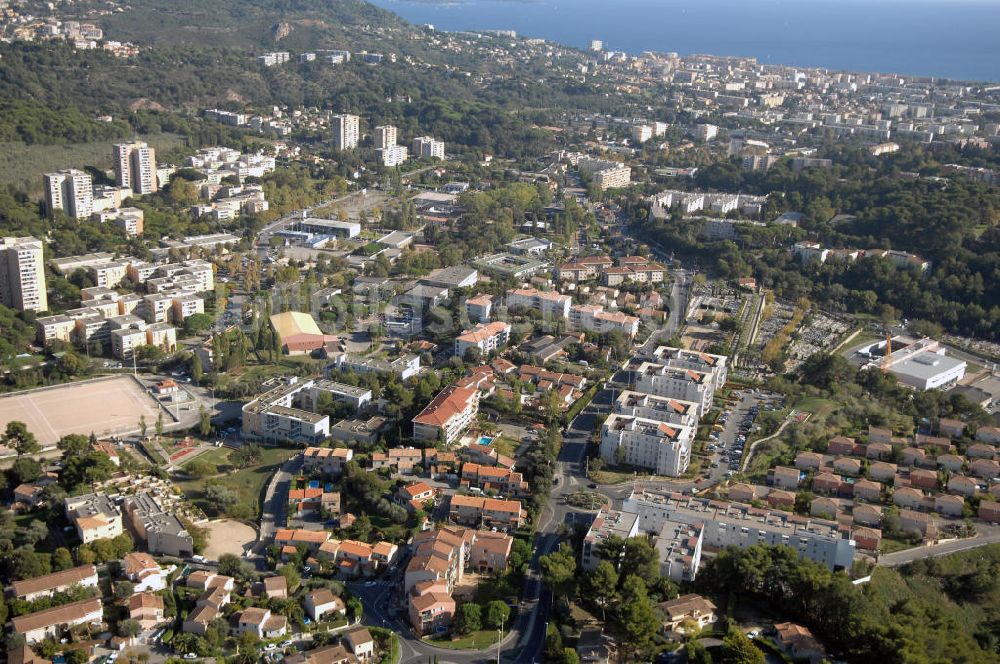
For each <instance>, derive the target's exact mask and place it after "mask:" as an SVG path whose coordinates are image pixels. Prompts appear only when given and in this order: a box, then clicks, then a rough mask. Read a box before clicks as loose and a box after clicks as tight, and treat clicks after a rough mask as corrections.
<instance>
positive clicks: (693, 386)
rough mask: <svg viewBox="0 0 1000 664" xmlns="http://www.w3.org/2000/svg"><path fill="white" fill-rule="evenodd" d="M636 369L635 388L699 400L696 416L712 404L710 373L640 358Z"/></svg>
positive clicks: (712, 389) (712, 387) (672, 396)
mask: <svg viewBox="0 0 1000 664" xmlns="http://www.w3.org/2000/svg"><path fill="white" fill-rule="evenodd" d="M635 371H636V373H637V377H636V384H635V388H636V389H637V390H638V391H640V392H646V393H648V394H655V395H656V396H661V397H670V398H673V399H682V400H684V401H693V402H695V403H696V404H698V417H701V416H702V415H704V414H705V413H706V412H708V409H709V408H711V407H712V397H713V396H715V382H714V381H713V379H712V374H708V373H705V372H702V371H695V370H693V369H682V368H679V367H671V366H667V365H666V364H657V363H654V362H642V363H641V364H640V365H639V366H638V367H637V368H636V369H635Z"/></svg>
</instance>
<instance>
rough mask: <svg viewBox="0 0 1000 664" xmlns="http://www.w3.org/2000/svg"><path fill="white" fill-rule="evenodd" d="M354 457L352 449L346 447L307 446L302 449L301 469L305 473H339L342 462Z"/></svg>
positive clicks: (342, 465)
mask: <svg viewBox="0 0 1000 664" xmlns="http://www.w3.org/2000/svg"><path fill="white" fill-rule="evenodd" d="M353 458H354V450H352V449H350V448H346V447H338V448H329V447H307V448H306V449H304V450H302V470H303V471H304V472H306V473H313V472H317V473H322V474H324V475H340V474H341V473H342V472H344V464H346V463H347V462H348V461H350V460H351V459H353Z"/></svg>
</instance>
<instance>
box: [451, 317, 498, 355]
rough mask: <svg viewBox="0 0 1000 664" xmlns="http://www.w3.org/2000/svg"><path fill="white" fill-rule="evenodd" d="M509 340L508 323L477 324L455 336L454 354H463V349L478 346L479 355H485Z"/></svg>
mask: <svg viewBox="0 0 1000 664" xmlns="http://www.w3.org/2000/svg"><path fill="white" fill-rule="evenodd" d="M508 341H510V325H509V324H508V323H504V322H502V321H495V322H492V323H485V324H482V325H477V326H476V327H474V328H472V329H471V330H467V331H465V332H463V333H462V334H460V335H459V336H457V337H456V338H455V355H458V356H459V357H464V356H465V351H467V350H469V349H470V348H478V349H479V352H480V353H481V357H486V356H487V355H489V354H490V353H492V352H493V351H495V350H497V349H498V348H502V347H503V346H506V345H507V342H508Z"/></svg>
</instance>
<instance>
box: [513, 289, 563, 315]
mask: <svg viewBox="0 0 1000 664" xmlns="http://www.w3.org/2000/svg"><path fill="white" fill-rule="evenodd" d="M572 303H573V298H571V297H570V296H569V295H560V294H559V293H554V292H552V291H540V290H536V289H534V288H515V289H512V290H509V291H507V307H508V308H509V309H514V308H518V307H519V308H523V309H533V310H534V311H537V312H539V313H540V314H542V318H544V319H552V318H569V310H570V305H571V304H572Z"/></svg>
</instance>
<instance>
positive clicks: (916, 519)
mask: <svg viewBox="0 0 1000 664" xmlns="http://www.w3.org/2000/svg"><path fill="white" fill-rule="evenodd" d="M899 525H900V526H901V527H902V528H903V530H913V531H916V532H918V533H920V534H921V535H922V536H923V537H924V539H936V538H937V523H935V521H934V517H933V516H931V515H930V514H925V513H924V512H914V511H913V510H907V509H901V510H899Z"/></svg>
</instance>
